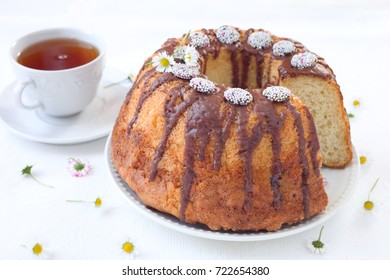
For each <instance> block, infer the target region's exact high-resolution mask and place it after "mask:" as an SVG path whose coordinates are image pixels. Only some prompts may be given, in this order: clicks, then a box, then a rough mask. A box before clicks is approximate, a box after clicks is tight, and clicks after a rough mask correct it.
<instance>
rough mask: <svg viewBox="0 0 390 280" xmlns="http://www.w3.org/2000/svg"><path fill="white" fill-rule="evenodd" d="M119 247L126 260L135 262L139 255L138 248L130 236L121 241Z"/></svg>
mask: <svg viewBox="0 0 390 280" xmlns="http://www.w3.org/2000/svg"><path fill="white" fill-rule="evenodd" d="M119 246H120V250H121V252H122V257H123V258H124V259H130V260H133V259H135V258H137V256H138V255H139V252H138V250H137V248H138V246H136V245H135V242H134V240H133V239H132V238H130V237H128V236H126V237H123V238H122V239H121V241H120V245H119Z"/></svg>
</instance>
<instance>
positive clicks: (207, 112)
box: [180, 93, 223, 220]
mask: <svg viewBox="0 0 390 280" xmlns="http://www.w3.org/2000/svg"><path fill="white" fill-rule="evenodd" d="M194 94H197V95H200V94H199V93H194ZM222 101H223V97H222V96H221V95H220V94H214V95H204V94H202V95H201V96H199V98H198V100H197V101H196V102H194V103H193V104H192V106H191V107H190V108H189V110H188V116H187V123H186V133H185V143H186V144H185V150H184V166H185V168H184V173H183V178H182V186H181V199H180V219H181V220H185V210H186V208H187V205H188V203H189V201H190V193H191V187H192V183H193V180H194V177H195V172H194V161H195V157H196V155H197V156H198V160H200V161H204V160H205V150H206V147H207V145H208V144H209V143H210V137H211V134H212V133H213V132H219V136H221V133H220V131H221V119H220V116H219V107H220V105H221V103H222ZM196 146H198V152H197V153H196Z"/></svg>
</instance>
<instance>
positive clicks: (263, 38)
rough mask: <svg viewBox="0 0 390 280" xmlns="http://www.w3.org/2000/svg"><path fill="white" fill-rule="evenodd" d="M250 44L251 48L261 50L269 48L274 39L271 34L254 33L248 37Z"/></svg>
mask: <svg viewBox="0 0 390 280" xmlns="http://www.w3.org/2000/svg"><path fill="white" fill-rule="evenodd" d="M248 43H249V45H251V47H253V48H255V49H258V50H261V49H265V48H268V47H269V46H271V44H272V37H271V35H270V34H269V33H267V32H264V31H257V32H253V33H252V34H251V35H249V37H248Z"/></svg>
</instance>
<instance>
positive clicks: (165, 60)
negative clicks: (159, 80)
mask: <svg viewBox="0 0 390 280" xmlns="http://www.w3.org/2000/svg"><path fill="white" fill-rule="evenodd" d="M174 64H175V60H174V59H173V57H172V56H170V55H168V54H167V52H165V51H163V52H161V53H159V54H157V55H156V56H154V57H153V58H152V66H153V67H156V71H157V72H161V73H169V72H171V70H172V66H173V65H174Z"/></svg>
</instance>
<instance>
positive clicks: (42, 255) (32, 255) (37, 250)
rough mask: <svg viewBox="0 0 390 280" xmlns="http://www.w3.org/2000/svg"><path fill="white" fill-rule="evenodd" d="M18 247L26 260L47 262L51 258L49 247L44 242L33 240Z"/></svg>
mask: <svg viewBox="0 0 390 280" xmlns="http://www.w3.org/2000/svg"><path fill="white" fill-rule="evenodd" d="M20 246H21V247H22V250H24V253H25V254H24V255H25V258H26V259H36V260H39V259H41V260H47V259H51V257H52V254H51V252H50V246H49V245H48V244H47V243H46V242H42V241H37V240H34V241H29V242H28V243H26V244H21V245H20Z"/></svg>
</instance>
